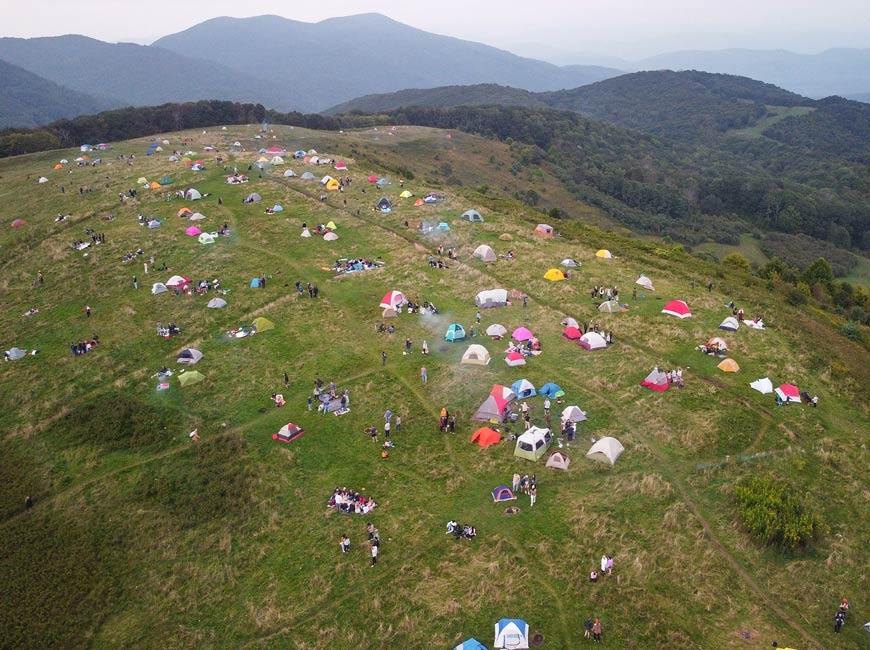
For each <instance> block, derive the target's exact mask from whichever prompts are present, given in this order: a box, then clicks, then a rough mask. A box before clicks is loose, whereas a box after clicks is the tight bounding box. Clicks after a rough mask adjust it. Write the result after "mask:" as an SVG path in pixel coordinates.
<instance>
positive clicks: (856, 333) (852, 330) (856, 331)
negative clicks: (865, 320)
mask: <svg viewBox="0 0 870 650" xmlns="http://www.w3.org/2000/svg"><path fill="white" fill-rule="evenodd" d="M840 334H842V335H843V336H845V337H846V338H847V339H850V340H852V341H861V340H862V339H863V338H864V333H863V332H862V331H861V326H860V325H858V324H857V323H853V322H851V321H850V322H848V323H844V324H843V326H842V327H840Z"/></svg>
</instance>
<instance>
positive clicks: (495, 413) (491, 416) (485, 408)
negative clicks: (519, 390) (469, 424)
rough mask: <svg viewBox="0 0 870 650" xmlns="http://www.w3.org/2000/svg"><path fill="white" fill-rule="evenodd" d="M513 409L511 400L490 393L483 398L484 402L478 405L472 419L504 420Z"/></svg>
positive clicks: (486, 420)
mask: <svg viewBox="0 0 870 650" xmlns="http://www.w3.org/2000/svg"><path fill="white" fill-rule="evenodd" d="M511 410H512V409H511V403H510V401H509V400H507V399H504V398H502V397H499V396H498V395H492V394H490V395H489V396H487V398H486V399H485V400H483V404H481V405H480V406H479V407H478V409H477V411H475V413H474V416H473V417H472V418H471V419H472V420H480V421H483V422H503V421H504V420H505V418H506V417H507V416H508V415H509V414H510V412H511Z"/></svg>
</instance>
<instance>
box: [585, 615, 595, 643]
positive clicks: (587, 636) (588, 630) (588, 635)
mask: <svg viewBox="0 0 870 650" xmlns="http://www.w3.org/2000/svg"><path fill="white" fill-rule="evenodd" d="M593 625H594V623H593V622H592V619H591V618H589V617H587V618H586V620H585V621H583V638H584V639H591V638H592V626H593Z"/></svg>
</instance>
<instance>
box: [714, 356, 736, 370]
mask: <svg viewBox="0 0 870 650" xmlns="http://www.w3.org/2000/svg"><path fill="white" fill-rule="evenodd" d="M716 367H717V368H719V370H721V371H723V372H737V371H738V370H740V366H738V365H737V362H736V361H735V360H734V359H725V360H724V361H723V362H722V363H720V364H719V365H718V366H716Z"/></svg>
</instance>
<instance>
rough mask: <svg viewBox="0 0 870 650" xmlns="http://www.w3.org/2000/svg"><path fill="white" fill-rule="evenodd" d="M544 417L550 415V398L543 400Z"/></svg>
mask: <svg viewBox="0 0 870 650" xmlns="http://www.w3.org/2000/svg"><path fill="white" fill-rule="evenodd" d="M544 415H550V398H549V397H545V398H544Z"/></svg>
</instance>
